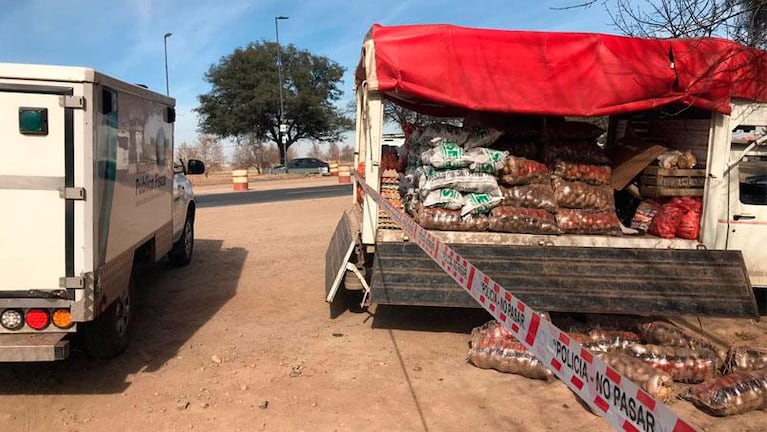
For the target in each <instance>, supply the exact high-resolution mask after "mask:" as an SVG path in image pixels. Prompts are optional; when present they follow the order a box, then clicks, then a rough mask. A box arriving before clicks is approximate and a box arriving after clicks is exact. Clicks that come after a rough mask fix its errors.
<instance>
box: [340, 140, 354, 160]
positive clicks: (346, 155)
mask: <svg viewBox="0 0 767 432" xmlns="http://www.w3.org/2000/svg"><path fill="white" fill-rule="evenodd" d="M339 156H340V157H339V159H340V160H341V162H354V147H352V146H350V145H349V144H346V145H344V146H343V147H341V153H340V155H339Z"/></svg>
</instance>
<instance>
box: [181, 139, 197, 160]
mask: <svg viewBox="0 0 767 432" xmlns="http://www.w3.org/2000/svg"><path fill="white" fill-rule="evenodd" d="M200 158H201V157H200V151H199V149H198V148H197V147H196V146H192V145H190V144H189V143H188V142H186V141H184V142H182V143H181V144H180V145H179V146H178V147H176V160H179V159H181V160H185V161H186V160H189V159H200Z"/></svg>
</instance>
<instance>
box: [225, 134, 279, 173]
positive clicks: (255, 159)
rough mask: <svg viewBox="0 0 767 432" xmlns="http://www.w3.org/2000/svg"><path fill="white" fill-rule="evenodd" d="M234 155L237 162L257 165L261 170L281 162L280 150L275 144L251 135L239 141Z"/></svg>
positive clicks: (241, 164) (244, 164)
mask: <svg viewBox="0 0 767 432" xmlns="http://www.w3.org/2000/svg"><path fill="white" fill-rule="evenodd" d="M234 157H235V161H234V162H235V164H237V165H240V166H242V167H245V166H247V167H255V168H257V169H258V170H259V172H261V170H263V169H265V168H271V167H273V166H275V165H277V164H278V163H279V160H280V152H279V150H278V149H277V147H276V146H275V145H273V144H271V143H268V142H265V141H263V140H260V139H257V138H256V137H254V136H253V135H249V136H247V137H245V138H243V139H241V140H240V141H239V142H238V143H237V150H236V151H235V153H234Z"/></svg>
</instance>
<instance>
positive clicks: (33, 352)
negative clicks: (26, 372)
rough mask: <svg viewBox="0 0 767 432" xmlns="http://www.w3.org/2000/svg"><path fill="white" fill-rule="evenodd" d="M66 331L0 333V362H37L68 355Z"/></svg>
mask: <svg viewBox="0 0 767 432" xmlns="http://www.w3.org/2000/svg"><path fill="white" fill-rule="evenodd" d="M66 336H67V333H39V334H16V333H13V334H0V362H33V361H34V362H37V361H54V360H64V359H65V358H67V357H69V340H66V339H64V337H66Z"/></svg>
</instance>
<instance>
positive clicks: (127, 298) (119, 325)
mask: <svg viewBox="0 0 767 432" xmlns="http://www.w3.org/2000/svg"><path fill="white" fill-rule="evenodd" d="M133 289H134V281H133V274H132V272H131V277H130V282H129V283H128V287H127V289H125V290H124V291H123V292H122V294H121V295H120V297H118V298H117V299H116V300H115V301H113V302H112V304H111V305H109V307H108V308H107V309H106V310H105V311H104V312H102V313H101V315H99V316H98V317H97V318H96V319H95V320H94V321H92V322H90V323H88V324H87V325H86V326H85V328H84V339H85V348H86V350H87V351H88V354H90V355H91V357H95V358H98V359H109V358H112V357H115V356H117V355H118V354H120V353H122V352H123V351H125V348H127V347H128V340H129V339H130V332H131V328H132V327H133V310H132V301H133Z"/></svg>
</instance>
